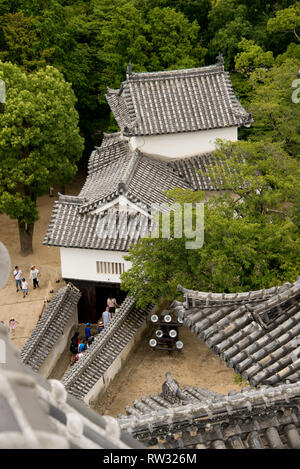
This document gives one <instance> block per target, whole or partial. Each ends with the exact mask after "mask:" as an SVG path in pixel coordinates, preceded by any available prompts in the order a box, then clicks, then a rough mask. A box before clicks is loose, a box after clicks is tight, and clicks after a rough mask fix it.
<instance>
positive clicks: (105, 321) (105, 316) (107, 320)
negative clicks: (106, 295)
mask: <svg viewBox="0 0 300 469" xmlns="http://www.w3.org/2000/svg"><path fill="white" fill-rule="evenodd" d="M111 317H112V316H111V313H110V312H109V306H107V308H106V309H105V311H104V312H103V313H102V320H103V325H104V328H105V327H107V326H108V325H109V323H110V321H111Z"/></svg>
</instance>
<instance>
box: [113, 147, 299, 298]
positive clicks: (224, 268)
mask: <svg viewBox="0 0 300 469" xmlns="http://www.w3.org/2000/svg"><path fill="white" fill-rule="evenodd" d="M217 153H218V157H221V158H223V159H224V163H226V165H227V167H228V168H230V171H229V172H228V174H227V177H226V179H225V181H224V186H223V189H224V192H223V193H222V195H220V196H219V197H217V196H215V197H212V198H211V199H210V200H209V201H208V202H206V203H205V225H204V244H203V247H202V248H201V249H191V250H190V249H186V244H185V243H186V241H187V239H186V238H185V237H182V238H180V239H176V238H174V237H172V236H171V238H170V239H153V238H146V239H143V240H142V241H141V242H139V243H138V244H137V245H136V246H134V247H132V249H131V251H130V253H129V255H128V257H127V260H129V261H131V262H132V268H131V269H130V270H129V271H127V272H126V273H124V274H123V275H122V286H123V288H124V289H125V290H127V291H129V293H130V294H131V295H133V296H134V297H135V298H137V299H138V303H139V305H141V306H145V305H146V304H147V303H148V304H149V303H156V302H158V301H159V300H161V299H162V298H164V299H169V300H172V299H174V298H175V297H179V296H180V295H179V294H178V291H177V285H178V284H181V285H184V286H185V287H186V288H191V289H197V290H203V291H209V290H213V291H216V292H229V291H230V292H235V291H241V290H242V291H247V290H256V289H261V288H267V287H271V286H273V285H277V284H281V283H283V282H284V281H287V280H290V281H293V280H295V278H296V277H297V275H298V272H299V268H300V237H299V227H300V218H299V212H300V196H299V190H300V167H299V163H298V161H297V160H295V159H294V158H292V157H290V156H289V155H288V154H287V153H286V152H285V151H284V150H283V149H282V148H281V147H280V145H278V144H273V143H269V142H259V143H249V142H238V143H220V148H219V149H218V150H217ZM215 174H216V176H215V177H218V174H217V172H216V173H215ZM225 189H226V191H225ZM170 195H172V198H173V199H175V200H177V201H178V202H179V203H181V204H183V203H184V202H191V194H189V193H186V194H184V193H183V192H182V191H181V193H180V191H179V192H178V191H175V192H172V193H171V194H170ZM193 196H194V201H195V198H196V196H197V193H194V194H193ZM198 197H199V200H200V199H201V197H203V195H202V194H198ZM171 234H172V232H171Z"/></svg>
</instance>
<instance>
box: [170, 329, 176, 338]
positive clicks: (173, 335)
mask: <svg viewBox="0 0 300 469" xmlns="http://www.w3.org/2000/svg"><path fill="white" fill-rule="evenodd" d="M169 336H170V337H172V339H174V338H175V337H176V336H177V332H176V331H175V329H171V330H170V331H169Z"/></svg>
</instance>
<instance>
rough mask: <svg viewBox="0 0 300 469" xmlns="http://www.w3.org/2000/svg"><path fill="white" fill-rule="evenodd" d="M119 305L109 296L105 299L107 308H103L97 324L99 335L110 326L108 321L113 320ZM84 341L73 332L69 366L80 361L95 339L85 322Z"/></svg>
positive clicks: (88, 324)
mask: <svg viewBox="0 0 300 469" xmlns="http://www.w3.org/2000/svg"><path fill="white" fill-rule="evenodd" d="M118 307H119V305H118V303H117V300H116V299H115V298H112V296H110V297H109V298H108V299H107V307H106V308H105V311H104V312H103V313H102V317H101V318H100V319H99V321H98V323H97V333H98V334H101V332H102V331H103V329H104V328H105V327H107V326H108V325H109V324H110V321H111V320H112V318H113V315H114V314H115V313H116V308H118ZM84 335H85V337H84V339H82V340H80V339H79V332H75V334H74V335H73V337H72V339H71V345H70V352H71V354H72V356H71V365H73V364H74V363H76V362H77V361H78V360H80V359H81V358H82V357H83V355H84V353H85V352H86V350H88V348H89V347H90V346H91V344H92V343H93V341H94V339H95V337H94V335H93V334H92V332H91V323H89V322H87V323H86V325H85V328H84Z"/></svg>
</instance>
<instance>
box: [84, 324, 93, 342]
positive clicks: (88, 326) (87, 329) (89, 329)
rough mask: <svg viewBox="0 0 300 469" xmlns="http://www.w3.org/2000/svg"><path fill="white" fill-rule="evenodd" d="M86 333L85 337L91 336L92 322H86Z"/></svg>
mask: <svg viewBox="0 0 300 469" xmlns="http://www.w3.org/2000/svg"><path fill="white" fill-rule="evenodd" d="M84 334H85V338H86V339H88V338H89V337H91V335H92V334H91V323H89V322H87V323H86V327H85V328H84Z"/></svg>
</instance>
